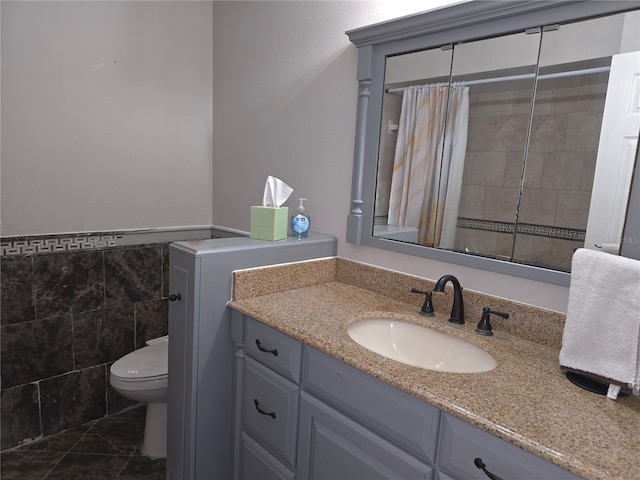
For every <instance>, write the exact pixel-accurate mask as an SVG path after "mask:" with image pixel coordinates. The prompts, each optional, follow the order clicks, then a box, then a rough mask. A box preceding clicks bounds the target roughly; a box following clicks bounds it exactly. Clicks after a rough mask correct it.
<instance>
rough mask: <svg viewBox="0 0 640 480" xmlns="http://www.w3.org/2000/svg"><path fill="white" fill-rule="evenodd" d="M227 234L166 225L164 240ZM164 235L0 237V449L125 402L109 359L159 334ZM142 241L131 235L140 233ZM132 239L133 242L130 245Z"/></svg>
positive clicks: (164, 325)
mask: <svg viewBox="0 0 640 480" xmlns="http://www.w3.org/2000/svg"><path fill="white" fill-rule="evenodd" d="M197 235H199V236H201V235H205V236H206V237H205V238H216V237H218V236H227V235H228V234H225V233H224V232H218V231H216V230H214V229H209V230H208V231H206V232H204V234H203V233H201V232H199V233H195V232H190V231H184V232H182V233H180V232H173V233H172V234H171V235H169V237H175V238H171V239H170V241H174V240H184V239H194V237H195V236H197ZM154 238H155V239H156V240H157V239H158V238H159V239H162V240H164V239H165V238H168V237H167V235H163V234H160V235H157V234H156V235H144V234H141V233H140V232H137V233H136V234H135V238H133V239H132V238H131V235H128V234H127V233H126V232H125V233H118V234H99V235H84V234H83V235H59V236H52V235H48V236H46V237H45V236H43V237H22V238H3V239H2V257H1V262H2V263H1V268H0V289H1V299H0V301H1V304H0V305H1V306H0V322H1V326H0V343H1V346H0V355H1V359H2V363H1V375H2V390H1V418H0V423H1V436H2V443H1V449H2V450H4V449H7V448H11V447H15V446H16V445H19V444H22V443H26V442H29V441H30V440H34V439H37V438H41V437H43V436H48V435H51V434H53V433H56V432H58V431H60V430H64V429H68V428H73V427H77V426H79V425H82V424H84V423H86V422H88V421H91V420H95V419H98V418H101V417H104V416H105V415H111V414H113V413H115V412H118V411H121V410H123V409H125V408H128V407H130V406H132V405H133V403H132V402H130V401H129V400H128V399H126V398H124V397H122V396H120V395H119V394H118V393H117V392H115V390H113V389H112V388H111V386H110V385H109V382H108V372H109V368H110V366H111V364H112V363H113V362H114V361H115V360H117V359H118V358H120V357H122V356H123V355H125V354H127V353H129V352H131V351H133V350H135V349H136V348H140V347H142V346H144V344H145V343H144V342H145V341H146V340H148V339H149V338H154V337H158V336H162V335H166V334H167V333H168V303H167V302H168V301H167V296H168V282H169V279H168V271H169V268H168V267H169V249H168V245H169V241H154ZM141 239H142V240H144V241H145V242H146V243H142V244H136V242H138V241H140V240H141ZM132 243H133V244H132Z"/></svg>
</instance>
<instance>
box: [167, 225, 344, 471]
mask: <svg viewBox="0 0 640 480" xmlns="http://www.w3.org/2000/svg"><path fill="white" fill-rule="evenodd" d="M169 253H170V262H169V263H170V274H169V275H170V280H169V283H170V295H169V300H170V302H169V385H168V390H169V393H168V395H169V398H168V405H167V412H168V414H167V443H168V445H167V471H168V476H169V478H171V479H172V480H187V479H195V478H198V479H200V478H202V479H210V478H230V477H231V467H232V466H231V457H230V449H231V419H230V417H229V412H231V410H232V403H231V402H232V393H231V391H232V365H233V359H232V358H233V343H232V341H231V335H230V320H229V309H228V308H227V306H226V304H227V302H228V301H229V298H230V296H231V272H232V271H233V270H236V269H240V268H252V267H257V266H263V265H273V264H277V263H283V262H299V261H303V260H308V259H312V258H323V257H331V256H333V255H335V254H336V239H335V238H334V237H331V236H328V235H321V234H316V233H310V234H309V236H308V237H307V238H305V239H293V238H287V239H284V240H281V241H277V242H269V241H264V240H254V239H250V238H247V237H235V238H221V239H211V240H197V241H187V242H176V243H172V244H171V246H170V252H169Z"/></svg>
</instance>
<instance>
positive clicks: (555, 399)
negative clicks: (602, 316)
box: [230, 258, 640, 480]
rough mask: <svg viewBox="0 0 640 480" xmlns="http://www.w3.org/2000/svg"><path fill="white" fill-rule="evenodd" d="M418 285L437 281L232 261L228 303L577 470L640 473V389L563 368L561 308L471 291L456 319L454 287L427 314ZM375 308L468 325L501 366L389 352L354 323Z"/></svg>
mask: <svg viewBox="0 0 640 480" xmlns="http://www.w3.org/2000/svg"><path fill="white" fill-rule="evenodd" d="M460 280H461V283H463V285H464V279H460ZM411 287H416V288H419V289H423V290H426V289H432V288H433V282H430V281H428V280H424V279H420V278H416V277H411V276H408V275H402V274H398V273H395V272H390V271H387V270H383V269H378V268H374V267H370V266H367V265H363V264H359V263H356V262H351V261H348V260H343V259H339V258H337V259H335V258H334V259H325V260H320V261H310V262H301V263H297V264H289V265H283V266H275V267H265V268H263V269H253V270H245V271H239V272H235V273H234V294H233V300H232V301H231V302H230V306H231V307H232V308H234V309H236V310H238V311H240V312H242V313H244V314H246V315H249V316H251V317H253V318H255V319H257V320H259V321H261V322H262V323H264V324H266V325H268V326H270V327H272V328H274V329H276V330H279V331H281V332H283V333H285V334H287V335H290V336H291V337H293V338H296V339H297V340H300V341H302V342H304V343H306V344H308V345H310V346H312V347H314V348H317V349H318V350H320V351H323V352H325V353H327V354H329V355H332V356H333V357H335V358H337V359H339V360H342V361H344V362H346V363H347V364H349V365H352V366H354V367H356V368H358V369H360V370H361V371H363V372H365V373H367V374H369V375H372V376H374V377H376V378H379V379H381V380H382V381H384V382H386V383H388V384H390V385H392V386H394V387H397V388H399V389H400V390H403V391H405V392H407V393H409V394H411V395H413V396H415V397H416V398H419V399H421V400H423V401H425V402H427V403H430V404H432V405H434V406H436V407H438V408H440V409H442V410H444V411H445V412H447V413H450V414H452V415H454V416H456V417H459V418H461V419H463V420H465V421H467V422H468V423H471V424H473V425H475V426H477V427H480V428H482V429H484V430H486V431H488V432H490V433H492V434H493V435H495V436H497V437H499V438H502V439H503V440H506V441H508V442H510V443H512V444H514V445H517V446H519V447H521V448H522V449H524V450H526V451H528V452H531V453H533V454H535V455H537V456H539V457H542V458H544V459H545V460H547V461H549V462H551V463H553V464H555V465H558V466H560V467H562V468H564V469H566V470H569V471H571V472H573V473H574V474H576V475H579V476H582V477H584V478H586V479H598V480H605V479H606V480H611V479H640V467H639V466H638V465H637V463H638V460H640V397H633V396H629V397H623V398H619V399H618V400H615V401H613V400H610V399H608V398H606V397H604V396H600V395H596V394H593V393H590V392H587V391H584V390H582V389H580V388H578V387H575V386H574V385H572V384H571V383H570V382H569V381H568V380H567V379H566V377H565V376H564V375H563V373H562V372H561V370H560V368H559V365H558V353H559V345H560V343H559V342H560V341H561V338H562V328H563V325H564V316H562V315H559V314H554V313H552V312H545V311H543V310H540V309H535V308H532V307H527V306H524V305H520V304H515V303H510V302H507V301H505V300H500V299H495V298H493V297H488V296H484V295H480V294H477V293H473V292H467V291H465V293H464V294H465V308H466V317H467V323H466V324H465V325H462V326H457V325H453V324H451V323H449V322H447V319H448V317H449V315H448V314H449V309H450V306H451V294H450V292H449V293H448V294H446V295H434V306H435V310H436V313H437V314H436V317H434V318H425V317H422V316H420V315H418V311H419V308H420V306H421V305H422V301H423V297H422V296H421V295H415V294H412V293H410V289H411ZM382 292H384V293H385V294H384V295H383V294H381V293H382ZM483 305H486V306H489V307H491V308H493V309H496V310H502V311H506V312H509V313H510V316H511V318H510V319H509V320H502V319H499V317H495V320H494V317H492V323H493V327H494V333H495V335H494V336H493V337H480V336H478V335H476V334H474V329H475V326H476V324H477V321H478V320H479V319H480V315H481V311H482V306H483ZM372 316H375V317H385V318H395V319H400V320H403V321H407V322H413V323H419V324H423V325H427V326H429V327H431V328H434V329H437V330H440V331H443V332H446V333H448V334H450V335H454V336H457V337H461V338H463V339H465V340H467V341H469V342H471V343H474V344H475V345H478V346H480V347H481V348H483V349H485V350H486V351H488V352H490V353H491V354H492V355H493V356H494V357H495V359H496V360H497V362H498V366H497V367H496V368H495V369H494V370H492V371H490V372H486V373H479V374H478V373H476V374H452V373H442V372H434V371H430V370H424V369H420V368H416V367H410V366H407V365H404V364H400V363H398V362H395V361H393V360H388V359H386V358H384V357H381V356H379V355H377V354H374V353H372V352H370V351H368V350H366V349H365V348H363V347H361V346H360V345H358V344H356V343H355V342H354V341H353V340H351V338H350V337H349V335H348V334H347V326H348V325H349V324H351V323H353V322H355V321H357V320H360V319H363V318H367V317H372ZM499 320H501V321H499ZM507 322H512V323H515V322H519V324H518V325H511V326H509V325H508V323H507ZM507 330H510V332H511V333H507ZM522 337H525V338H522Z"/></svg>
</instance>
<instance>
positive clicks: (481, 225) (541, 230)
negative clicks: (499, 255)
mask: <svg viewBox="0 0 640 480" xmlns="http://www.w3.org/2000/svg"><path fill="white" fill-rule="evenodd" d="M458 227H459V228H468V229H471V230H484V231H489V232H499V233H513V228H514V224H513V223H510V222H496V221H491V220H481V219H477V218H464V217H459V218H458ZM517 232H518V233H522V234H525V235H535V236H537V237H546V238H558V239H562V240H575V241H579V242H584V239H585V235H586V230H582V229H578V228H565V227H555V226H551V225H537V224H534V223H519V224H518V227H517Z"/></svg>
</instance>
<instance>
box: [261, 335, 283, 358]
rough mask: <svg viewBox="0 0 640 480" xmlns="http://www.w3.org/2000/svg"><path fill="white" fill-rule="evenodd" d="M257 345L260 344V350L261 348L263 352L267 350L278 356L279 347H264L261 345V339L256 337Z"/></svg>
mask: <svg viewBox="0 0 640 480" xmlns="http://www.w3.org/2000/svg"><path fill="white" fill-rule="evenodd" d="M256 345H257V346H258V350H260V351H261V352H266V353H273V356H274V357H277V356H278V349H277V348H274V349H273V350H269V349H268V348H264V347H263V346H262V345H260V340H258V339H257V338H256Z"/></svg>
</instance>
